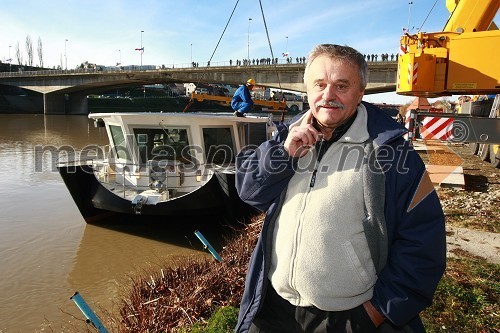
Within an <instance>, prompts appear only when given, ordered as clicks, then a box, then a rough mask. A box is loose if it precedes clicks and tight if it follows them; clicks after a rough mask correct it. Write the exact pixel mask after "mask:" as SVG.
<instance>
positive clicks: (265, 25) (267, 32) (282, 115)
mask: <svg viewBox="0 0 500 333" xmlns="http://www.w3.org/2000/svg"><path fill="white" fill-rule="evenodd" d="M259 5H260V11H261V13H262V21H264V28H265V29H266V35H267V42H268V44H269V50H270V51H271V59H273V60H274V53H273V47H272V46H271V39H270V38H269V30H268V29H267V23H266V17H265V15H264V9H263V7H262V0H259ZM273 63H274V69H275V71H276V77H277V79H278V86H279V89H280V91H281V90H282V89H281V81H280V74H279V72H278V68H277V67H276V65H277V62H274V61H273ZM284 118H285V113H284V112H283V111H282V112H281V122H283V121H284Z"/></svg>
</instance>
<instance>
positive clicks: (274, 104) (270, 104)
mask: <svg viewBox="0 0 500 333" xmlns="http://www.w3.org/2000/svg"><path fill="white" fill-rule="evenodd" d="M231 99H232V97H230V96H216V95H209V94H197V93H194V92H193V93H192V94H191V101H193V100H196V101H198V102H203V101H204V100H207V101H216V102H220V103H222V104H225V105H231ZM253 103H254V105H260V106H262V107H264V108H268V109H269V111H279V112H282V111H284V110H286V102H284V101H266V100H260V99H254V100H253Z"/></svg>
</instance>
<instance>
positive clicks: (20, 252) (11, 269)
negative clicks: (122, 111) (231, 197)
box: [0, 110, 220, 333]
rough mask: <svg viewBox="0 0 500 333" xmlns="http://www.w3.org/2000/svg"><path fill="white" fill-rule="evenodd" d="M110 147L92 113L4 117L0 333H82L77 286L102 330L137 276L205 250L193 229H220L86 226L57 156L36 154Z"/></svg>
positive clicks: (163, 224)
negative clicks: (73, 298)
mask: <svg viewBox="0 0 500 333" xmlns="http://www.w3.org/2000/svg"><path fill="white" fill-rule="evenodd" d="M0 111H1V110H0ZM107 143H108V140H107V136H106V132H105V130H104V129H103V128H95V127H94V126H93V122H92V121H90V120H89V119H88V118H87V117H86V116H66V115H57V116H56V115H53V116H44V115H2V114H0V189H1V192H0V212H1V214H0V333H6V332H9V333H10V332H75V331H82V330H83V329H82V328H85V327H84V326H85V325H86V324H85V323H84V322H83V319H84V316H83V314H82V313H81V312H80V311H79V310H78V308H77V307H76V305H75V304H74V303H73V301H71V300H70V297H71V296H72V295H73V294H74V292H76V291H78V292H80V294H81V295H82V297H83V298H84V299H85V301H86V302H87V303H88V304H89V305H90V307H91V308H92V309H93V310H94V312H96V314H97V315H98V316H99V317H100V318H101V320H102V321H103V322H104V325H105V326H106V325H107V324H106V322H108V321H109V316H105V312H106V311H111V312H114V313H116V312H117V309H118V307H119V304H120V299H121V297H122V295H125V294H124V293H125V292H126V290H127V289H128V288H129V287H130V280H131V277H133V276H135V275H137V274H141V273H142V274H145V272H148V271H150V270H153V271H156V272H159V271H160V265H161V267H165V266H166V265H175V264H176V263H178V262H179V261H180V260H182V259H183V258H185V257H186V256H206V257H208V256H209V255H208V254H207V253H206V252H204V251H203V249H202V246H201V244H200V243H199V242H198V241H197V239H196V237H195V236H194V235H193V231H194V230H195V229H200V231H202V230H205V232H206V233H207V234H208V235H210V236H211V237H213V238H215V239H217V237H218V236H219V235H220V232H219V230H218V228H219V227H218V226H214V225H215V223H213V222H215V221H211V220H208V219H207V218H206V217H203V218H202V217H199V218H193V219H192V220H191V221H171V220H166V219H161V218H159V219H156V220H146V221H142V222H141V223H125V222H124V223H121V222H122V221H111V220H110V221H105V222H106V223H104V224H100V225H90V224H86V223H85V221H84V220H83V218H82V217H81V216H80V213H79V211H78V209H77V207H76V205H75V204H74V202H73V200H72V199H71V196H70V194H69V192H68V190H67V189H66V187H65V185H64V183H63V182H62V180H61V178H60V176H59V174H58V173H57V170H56V169H55V168H54V167H55V165H54V163H53V158H52V157H51V156H50V154H49V153H48V152H47V153H44V154H43V155H42V154H38V155H36V154H35V151H36V150H39V149H42V148H46V147H48V146H54V147H56V148H59V147H61V146H65V145H69V146H71V147H73V148H74V149H76V150H78V149H81V148H83V147H85V146H87V145H91V144H100V145H104V144H107ZM174 226H176V227H174ZM205 236H207V235H205ZM207 238H208V237H207ZM218 240H220V239H218ZM216 241H217V240H216Z"/></svg>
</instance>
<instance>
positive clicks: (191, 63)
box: [191, 43, 193, 66]
mask: <svg viewBox="0 0 500 333" xmlns="http://www.w3.org/2000/svg"><path fill="white" fill-rule="evenodd" d="M192 65H193V43H191V66H192Z"/></svg>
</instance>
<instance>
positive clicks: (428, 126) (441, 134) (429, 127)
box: [405, 108, 453, 141]
mask: <svg viewBox="0 0 500 333" xmlns="http://www.w3.org/2000/svg"><path fill="white" fill-rule="evenodd" d="M429 112H436V113H442V112H443V110H442V109H435V108H431V109H429ZM412 115H413V116H415V113H412V112H411V110H408V111H407V112H406V119H405V127H406V128H407V129H410V120H411V116H412ZM418 119H419V121H420V122H421V126H420V127H419V134H420V136H419V138H420V139H423V140H442V141H446V140H452V139H453V134H452V132H453V118H444V117H431V116H427V117H422V116H419V117H418ZM414 121H416V119H414ZM415 126H417V124H415ZM406 138H407V140H413V139H414V133H413V132H408V135H407V137H406Z"/></svg>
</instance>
